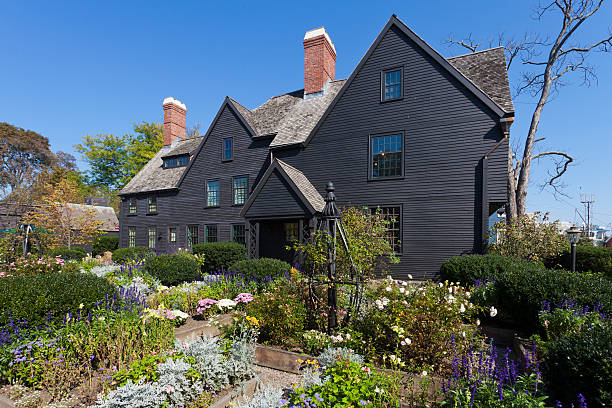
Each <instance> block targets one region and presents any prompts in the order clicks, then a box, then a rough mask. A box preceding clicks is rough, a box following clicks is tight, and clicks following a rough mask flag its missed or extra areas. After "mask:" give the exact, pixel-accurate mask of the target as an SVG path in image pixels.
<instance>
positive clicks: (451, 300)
mask: <svg viewBox="0 0 612 408" xmlns="http://www.w3.org/2000/svg"><path fill="white" fill-rule="evenodd" d="M446 301H447V302H448V303H453V302H454V301H455V297H454V296H453V295H448V297H447V298H446Z"/></svg>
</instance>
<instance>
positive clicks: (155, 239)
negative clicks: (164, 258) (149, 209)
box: [147, 225, 157, 249]
mask: <svg viewBox="0 0 612 408" xmlns="http://www.w3.org/2000/svg"><path fill="white" fill-rule="evenodd" d="M151 230H153V246H151ZM147 246H148V247H149V249H157V227H156V226H155V225H153V226H149V227H147Z"/></svg>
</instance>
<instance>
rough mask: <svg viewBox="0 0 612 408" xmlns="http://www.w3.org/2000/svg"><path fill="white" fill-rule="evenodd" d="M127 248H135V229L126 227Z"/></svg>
mask: <svg viewBox="0 0 612 408" xmlns="http://www.w3.org/2000/svg"><path fill="white" fill-rule="evenodd" d="M128 246H129V247H131V248H134V247H135V246H136V228H135V227H128Z"/></svg>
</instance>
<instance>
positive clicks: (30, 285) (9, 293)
mask: <svg viewBox="0 0 612 408" xmlns="http://www.w3.org/2000/svg"><path fill="white" fill-rule="evenodd" d="M115 294H116V289H115V287H114V286H113V285H112V284H111V283H109V282H108V281H107V280H106V279H104V278H99V277H97V276H95V275H90V274H82V273H59V274H44V275H32V276H15V277H8V278H2V285H0V326H4V325H6V324H8V323H9V321H10V316H11V315H12V317H13V320H15V321H17V320H19V319H25V320H27V322H28V323H30V324H32V325H38V324H41V323H44V322H45V320H46V318H47V314H49V317H50V319H51V321H53V322H62V321H63V320H64V318H65V317H66V314H67V313H69V312H70V313H72V314H73V315H74V314H78V313H79V310H80V311H81V313H82V314H83V313H84V314H87V313H88V312H89V311H90V310H92V309H93V308H94V306H95V303H96V302H98V301H100V300H104V298H105V296H106V295H109V296H113V295H115ZM81 304H82V305H83V307H82V308H79V305H81Z"/></svg>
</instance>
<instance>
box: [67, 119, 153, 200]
mask: <svg viewBox="0 0 612 408" xmlns="http://www.w3.org/2000/svg"><path fill="white" fill-rule="evenodd" d="M134 132H135V133H134V134H125V135H123V136H115V135H111V134H98V135H97V136H91V135H86V136H83V142H82V143H80V144H77V145H75V149H76V150H77V151H78V152H79V153H81V154H82V155H83V158H84V159H85V161H86V162H87V163H88V164H89V167H90V168H89V170H88V171H87V172H86V178H87V182H88V184H90V185H94V186H108V187H109V188H110V189H111V190H117V189H119V188H121V187H123V186H124V185H125V184H127V182H128V181H130V180H131V179H132V177H134V176H135V175H136V173H138V172H139V171H140V169H142V167H143V166H144V165H145V164H147V162H148V161H149V160H150V159H151V158H152V157H153V156H155V154H156V153H157V152H158V151H159V149H161V147H162V144H163V129H162V125H161V124H159V123H147V122H142V123H140V124H137V125H134Z"/></svg>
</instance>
